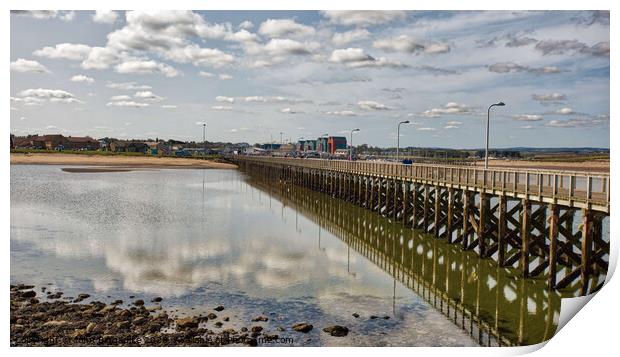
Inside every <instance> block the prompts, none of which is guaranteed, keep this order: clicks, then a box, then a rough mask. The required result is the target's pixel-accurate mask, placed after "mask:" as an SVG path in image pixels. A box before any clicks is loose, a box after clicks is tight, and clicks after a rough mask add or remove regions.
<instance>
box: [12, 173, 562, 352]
mask: <svg viewBox="0 0 620 357" xmlns="http://www.w3.org/2000/svg"><path fill="white" fill-rule="evenodd" d="M470 253H471V254H470ZM11 282H25V283H34V284H36V285H39V286H43V285H46V284H49V283H51V284H52V287H53V289H56V288H57V289H60V290H62V291H63V292H65V294H66V295H68V296H76V295H77V294H78V293H81V292H87V293H90V294H91V295H93V298H94V299H97V300H100V301H106V302H111V301H112V300H114V299H123V300H124V301H126V302H129V301H130V300H129V298H128V297H129V296H130V295H135V296H136V298H143V299H145V301H150V299H151V298H153V297H155V296H162V297H163V298H164V302H163V306H164V308H165V309H167V310H168V311H171V312H172V313H173V314H176V315H179V316H181V315H184V314H199V313H205V312H211V311H212V308H213V307H214V306H216V305H219V304H222V305H224V306H226V310H225V311H224V312H223V316H226V315H228V316H231V317H233V316H237V317H234V318H232V319H231V320H233V321H236V320H240V321H246V322H247V323H245V325H246V326H248V325H249V321H250V319H251V318H252V317H255V316H258V315H260V314H267V315H268V316H270V321H269V322H268V323H266V326H267V330H268V331H269V330H270V331H273V332H275V333H277V334H279V335H280V336H281V337H289V336H290V337H294V338H296V340H295V344H296V345H356V346H364V345H370V346H385V345H402V346H474V345H477V344H478V342H479V340H480V335H481V334H482V335H484V336H486V331H489V329H490V330H491V331H492V334H495V333H498V334H499V335H501V336H502V338H504V339H508V340H510V341H513V343H536V342H540V341H542V340H543V339H546V338H550V337H551V336H552V335H553V333H554V331H555V326H556V324H557V319H558V317H559V296H558V295H557V294H555V293H549V292H547V291H546V290H545V289H544V288H542V286H543V284H541V283H542V282H541V281H534V280H528V281H523V280H520V279H518V278H517V277H516V276H515V274H513V273H512V272H511V271H509V270H506V269H499V268H497V267H494V266H493V264H492V263H491V262H490V260H488V259H487V260H480V259H477V257H476V256H475V253H472V252H469V253H463V252H461V251H460V250H459V249H458V247H456V246H452V245H445V244H442V243H441V241H439V240H436V239H433V238H431V237H428V236H425V235H420V234H417V233H416V232H414V231H412V230H409V229H406V228H404V227H402V226H401V225H399V224H397V223H394V222H390V221H389V220H387V219H384V218H381V217H379V216H377V215H376V214H373V213H370V212H368V211H366V210H363V209H361V208H358V207H355V206H352V205H349V204H347V203H345V202H342V201H339V200H335V199H331V198H329V197H326V196H324V195H321V194H318V193H315V192H311V191H307V190H303V189H300V188H296V187H290V186H289V187H285V186H277V185H274V184H273V183H271V184H268V183H265V182H262V181H261V180H260V179H257V178H248V177H245V176H244V174H243V173H240V172H238V171H234V170H144V171H131V172H119V173H67V172H63V171H62V170H61V167H59V166H34V165H31V166H26V165H24V166H11ZM459 306H460V307H459ZM459 308H460V309H461V310H459ZM463 309H465V310H466V311H465V313H463V312H462V311H463ZM176 310H178V311H176ZM355 312H356V313H358V314H360V315H361V317H360V318H358V319H356V318H354V317H353V316H351V314H352V313H355ZM469 314H472V315H473V316H474V320H475V321H478V320H480V321H482V323H481V325H482V326H483V328H480V329H478V328H477V327H476V326H478V324H477V323H475V324H472V323H471V322H470V320H469V317H468V316H470V315H469ZM370 315H377V316H380V317H383V316H384V315H387V316H390V319H387V320H386V319H382V318H379V319H376V320H369V319H368V317H369V316H370ZM296 322H310V323H312V324H313V325H314V326H315V327H316V328H315V329H314V330H313V331H312V332H310V333H309V334H307V335H303V338H301V339H300V335H301V334H299V333H296V332H291V331H290V329H288V327H290V326H291V325H292V324H294V323H296ZM332 324H341V325H344V326H347V327H349V329H350V330H351V332H350V333H349V336H348V337H345V338H337V337H331V336H327V335H326V334H325V333H322V332H320V328H322V327H324V326H328V325H332ZM278 326H282V327H286V328H287V332H279V331H276V328H277V327H278ZM463 328H464V329H465V330H463ZM493 331H494V332H493ZM470 335H473V337H472V336H470ZM484 336H483V343H485V344H486V341H487V337H488V336H486V337H484Z"/></svg>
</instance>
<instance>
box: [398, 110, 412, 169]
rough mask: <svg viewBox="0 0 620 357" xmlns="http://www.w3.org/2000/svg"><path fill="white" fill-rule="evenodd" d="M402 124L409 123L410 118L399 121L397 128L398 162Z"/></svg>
mask: <svg viewBox="0 0 620 357" xmlns="http://www.w3.org/2000/svg"><path fill="white" fill-rule="evenodd" d="M401 124H409V120H405V121H401V122H400V123H398V127H397V129H396V162H398V154H399V151H400V125H401Z"/></svg>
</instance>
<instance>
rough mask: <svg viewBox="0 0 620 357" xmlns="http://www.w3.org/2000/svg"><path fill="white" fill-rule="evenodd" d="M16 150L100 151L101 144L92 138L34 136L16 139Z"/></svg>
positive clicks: (56, 135)
mask: <svg viewBox="0 0 620 357" xmlns="http://www.w3.org/2000/svg"><path fill="white" fill-rule="evenodd" d="M13 146H14V147H15V148H24V149H41V150H99V147H100V143H99V141H98V140H95V139H93V138H91V137H90V136H63V135H60V134H54V135H43V136H39V135H32V136H27V137H15V138H14V140H13Z"/></svg>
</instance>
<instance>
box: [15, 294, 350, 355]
mask: <svg viewBox="0 0 620 357" xmlns="http://www.w3.org/2000/svg"><path fill="white" fill-rule="evenodd" d="M34 288H35V287H34V286H33V285H26V284H16V285H11V300H10V303H11V312H10V322H11V335H10V345H11V346H161V347H164V346H205V347H208V346H224V345H235V346H257V345H269V346H273V345H274V344H276V343H278V344H282V345H291V344H292V341H293V340H294V339H297V338H299V339H301V338H303V337H304V334H306V333H308V332H310V331H311V330H312V329H313V328H314V327H313V326H312V324H310V323H307V322H300V323H297V324H294V325H293V326H291V327H290V328H289V329H288V330H289V331H288V333H287V336H279V335H278V334H277V333H275V332H271V331H267V330H265V327H264V326H262V325H261V322H266V321H268V319H269V318H268V317H266V316H262V315H261V316H257V317H255V318H253V319H252V320H251V322H249V323H248V324H247V325H248V326H244V327H241V328H239V329H238V330H235V329H234V328H231V327H228V326H231V325H232V322H231V321H230V317H229V316H218V315H217V314H216V312H217V313H220V312H222V311H223V310H225V307H224V306H221V305H219V306H216V307H215V308H214V309H213V310H214V312H212V313H209V314H207V315H206V316H202V315H199V316H190V317H183V318H172V317H171V316H169V315H168V313H167V312H166V311H164V310H163V308H162V306H161V301H162V298H161V297H156V298H153V299H152V300H151V304H152V305H151V306H146V305H145V302H144V301H143V300H141V299H137V300H133V301H132V303H131V307H129V308H122V307H120V305H122V304H123V301H121V300H115V301H113V302H112V303H108V304H106V303H103V302H100V301H91V302H88V303H83V302H84V301H85V300H87V299H88V298H90V295H89V294H79V295H78V296H77V297H76V298H71V299H68V298H64V299H61V297H62V295H63V293H62V292H59V291H55V292H51V291H49V290H47V289H46V287H41V296H38V295H37V292H36V291H35V290H34ZM236 322H237V321H236ZM239 323H241V322H239ZM239 323H237V324H236V325H237V326H239ZM226 325H228V326H226ZM241 325H244V324H243V323H241ZM286 330H287V329H285V328H282V327H279V328H278V331H286ZM322 330H323V333H326V334H329V335H331V336H335V337H344V336H347V334H348V333H349V329H348V328H347V327H344V326H339V325H334V326H326V327H325V328H323V329H322ZM294 334H297V335H299V336H297V337H296V336H295V335H294Z"/></svg>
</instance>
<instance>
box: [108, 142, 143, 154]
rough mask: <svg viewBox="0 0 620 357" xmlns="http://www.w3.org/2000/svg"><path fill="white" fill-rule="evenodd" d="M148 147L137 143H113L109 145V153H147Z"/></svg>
mask: <svg viewBox="0 0 620 357" xmlns="http://www.w3.org/2000/svg"><path fill="white" fill-rule="evenodd" d="M149 149H150V148H149V146H148V145H147V144H145V143H143V142H139V141H113V142H111V143H110V151H114V152H139V153H143V154H147V153H149Z"/></svg>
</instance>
